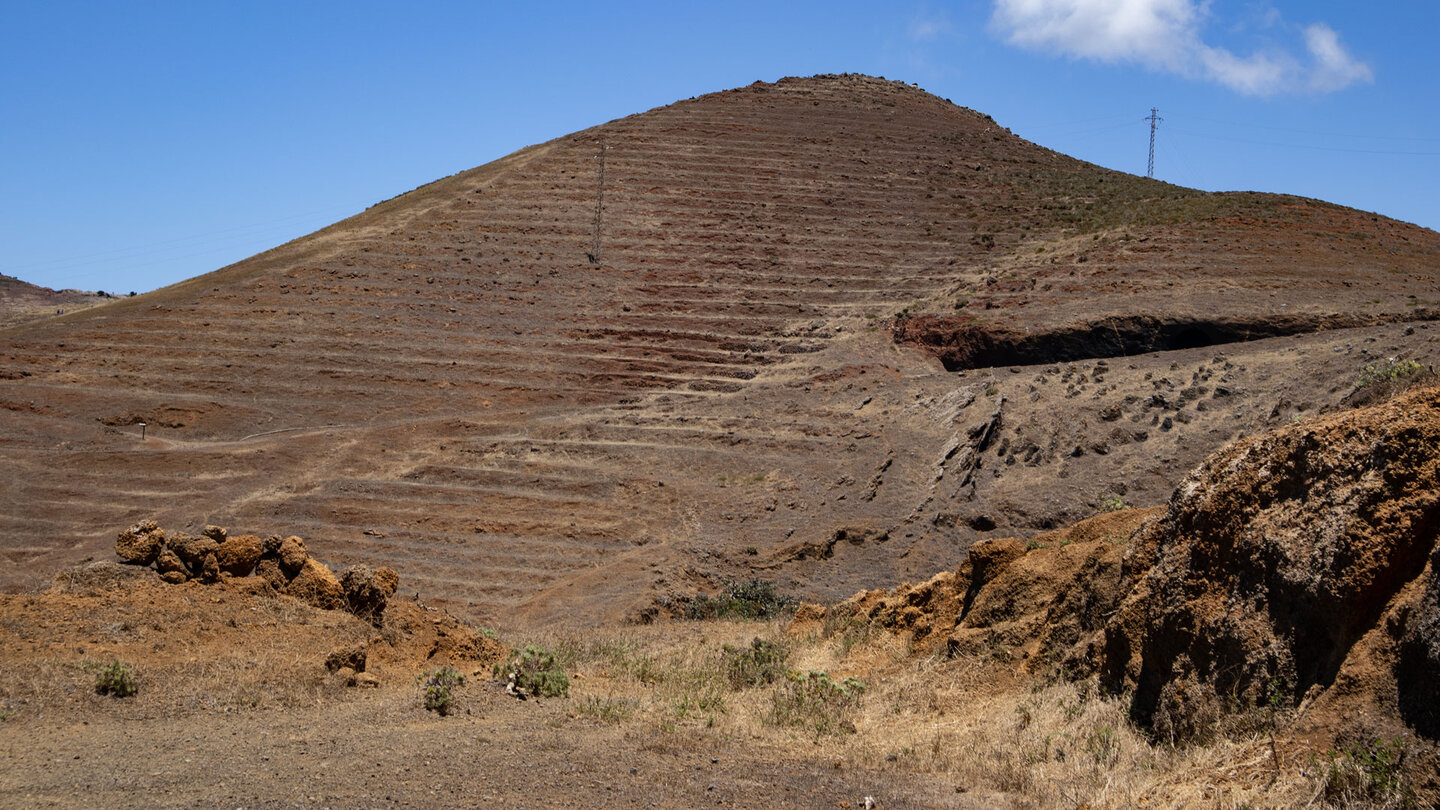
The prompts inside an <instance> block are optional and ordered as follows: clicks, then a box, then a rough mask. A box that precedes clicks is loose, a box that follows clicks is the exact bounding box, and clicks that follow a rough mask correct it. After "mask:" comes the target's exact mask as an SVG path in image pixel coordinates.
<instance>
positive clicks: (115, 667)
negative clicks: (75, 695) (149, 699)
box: [95, 661, 138, 698]
mask: <svg viewBox="0 0 1440 810" xmlns="http://www.w3.org/2000/svg"><path fill="white" fill-rule="evenodd" d="M137 689H138V687H137V686H136V685H135V670H134V669H132V668H131V666H130V665H129V664H126V663H122V662H120V661H111V662H110V663H109V664H106V665H105V668H104V669H101V670H100V674H99V675H96V676H95V692H96V694H100V695H110V696H111V697H120V698H123V697H130V696H131V695H133V694H135V692H136V690H137Z"/></svg>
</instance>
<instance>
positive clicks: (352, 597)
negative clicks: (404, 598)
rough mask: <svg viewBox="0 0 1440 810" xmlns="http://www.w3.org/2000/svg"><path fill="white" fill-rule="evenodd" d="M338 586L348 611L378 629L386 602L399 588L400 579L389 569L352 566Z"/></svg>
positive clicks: (342, 576) (341, 578)
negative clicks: (341, 589) (341, 590)
mask: <svg viewBox="0 0 1440 810" xmlns="http://www.w3.org/2000/svg"><path fill="white" fill-rule="evenodd" d="M340 585H341V587H342V588H344V590H345V605H346V607H347V608H348V609H349V611H350V612H351V613H354V614H355V615H356V616H359V617H360V618H362V619H366V620H368V621H370V622H371V623H373V624H374V625H375V626H377V627H378V626H380V624H381V623H382V618H381V615H382V614H383V613H384V612H385V603H386V601H387V600H388V599H389V598H390V597H391V596H394V595H395V589H396V588H398V587H399V586H400V577H399V576H398V575H397V574H396V573H395V572H394V571H392V570H391V569H389V568H385V567H380V568H371V567H370V566H368V565H363V564H362V565H352V566H350V567H349V568H347V569H345V572H344V573H343V574H342V575H341V577H340Z"/></svg>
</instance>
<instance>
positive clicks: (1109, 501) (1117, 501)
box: [1100, 495, 1130, 512]
mask: <svg viewBox="0 0 1440 810" xmlns="http://www.w3.org/2000/svg"><path fill="white" fill-rule="evenodd" d="M1129 508H1130V506H1129V505H1128V504H1126V503H1125V499H1124V498H1122V497H1120V496H1119V495H1111V496H1110V497H1108V498H1106V499H1105V500H1103V501H1101V502H1100V511H1101V512H1119V511H1120V510H1122V509H1129Z"/></svg>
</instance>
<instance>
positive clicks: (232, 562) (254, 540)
mask: <svg viewBox="0 0 1440 810" xmlns="http://www.w3.org/2000/svg"><path fill="white" fill-rule="evenodd" d="M206 528H213V527H206ZM212 539H213V538H212ZM264 542H265V541H263V540H261V539H260V538H259V537H256V536H255V535H253V534H242V535H239V536H238V537H231V538H230V539H228V540H226V541H225V542H223V543H220V544H219V547H217V548H216V549H215V559H216V560H217V561H218V562H219V564H220V570H221V571H223V572H225V573H227V574H229V575H231V576H234V577H243V576H249V575H250V572H251V571H253V570H255V564H256V563H258V562H260V554H261V551H262V550H263V547H264Z"/></svg>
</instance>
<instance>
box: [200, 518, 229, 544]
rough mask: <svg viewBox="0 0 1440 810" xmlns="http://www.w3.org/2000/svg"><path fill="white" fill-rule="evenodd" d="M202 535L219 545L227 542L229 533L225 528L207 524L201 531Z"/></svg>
mask: <svg viewBox="0 0 1440 810" xmlns="http://www.w3.org/2000/svg"><path fill="white" fill-rule="evenodd" d="M200 534H202V535H204V536H205V537H208V538H210V539H211V540H214V541H215V542H217V543H223V542H225V538H226V536H227V535H228V534H229V533H228V532H226V531H225V527H224V526H216V525H214V524H209V523H207V524H206V525H205V528H203V529H201V530H200Z"/></svg>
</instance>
